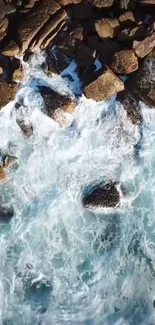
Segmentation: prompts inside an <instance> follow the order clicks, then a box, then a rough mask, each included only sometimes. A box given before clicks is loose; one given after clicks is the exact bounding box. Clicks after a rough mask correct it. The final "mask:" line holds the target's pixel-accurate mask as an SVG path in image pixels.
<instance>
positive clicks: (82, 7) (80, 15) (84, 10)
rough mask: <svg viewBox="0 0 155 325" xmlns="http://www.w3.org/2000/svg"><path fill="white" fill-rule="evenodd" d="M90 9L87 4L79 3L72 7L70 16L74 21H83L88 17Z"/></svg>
mask: <svg viewBox="0 0 155 325" xmlns="http://www.w3.org/2000/svg"><path fill="white" fill-rule="evenodd" d="M91 11H92V7H91V5H90V4H89V3H88V2H84V1H82V2H81V3H79V4H77V5H75V6H72V8H71V15H72V17H73V18H74V19H77V20H83V19H86V18H88V17H90V15H91Z"/></svg>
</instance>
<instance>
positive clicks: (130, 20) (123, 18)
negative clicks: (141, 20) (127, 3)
mask: <svg viewBox="0 0 155 325" xmlns="http://www.w3.org/2000/svg"><path fill="white" fill-rule="evenodd" d="M118 20H119V22H120V26H121V28H129V27H133V26H135V23H136V20H135V16H134V14H133V12H132V11H126V12H125V13H123V14H122V15H120V16H119V18H118Z"/></svg>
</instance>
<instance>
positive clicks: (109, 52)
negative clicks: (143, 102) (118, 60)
mask: <svg viewBox="0 0 155 325" xmlns="http://www.w3.org/2000/svg"><path fill="white" fill-rule="evenodd" d="M120 51H121V47H120V44H119V43H118V42H116V41H113V40H105V41H102V42H101V43H100V44H99V46H98V47H97V52H98V53H99V55H100V59H101V60H102V61H103V63H105V64H107V65H110V64H111V63H112V60H113V56H114V54H115V53H117V52H120Z"/></svg>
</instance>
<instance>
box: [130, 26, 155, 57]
mask: <svg viewBox="0 0 155 325" xmlns="http://www.w3.org/2000/svg"><path fill="white" fill-rule="evenodd" d="M154 47H155V32H154V33H153V34H152V35H150V36H148V37H146V38H145V39H144V40H143V41H141V42H137V43H136V44H133V50H134V52H135V54H136V55H137V56H138V57H139V58H144V57H145V56H147V54H149V53H150V52H151V51H152V49H153V48H154Z"/></svg>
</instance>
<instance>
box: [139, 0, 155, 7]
mask: <svg viewBox="0 0 155 325" xmlns="http://www.w3.org/2000/svg"><path fill="white" fill-rule="evenodd" d="M139 4H140V5H142V6H155V0H140V1H139Z"/></svg>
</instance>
